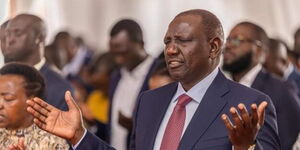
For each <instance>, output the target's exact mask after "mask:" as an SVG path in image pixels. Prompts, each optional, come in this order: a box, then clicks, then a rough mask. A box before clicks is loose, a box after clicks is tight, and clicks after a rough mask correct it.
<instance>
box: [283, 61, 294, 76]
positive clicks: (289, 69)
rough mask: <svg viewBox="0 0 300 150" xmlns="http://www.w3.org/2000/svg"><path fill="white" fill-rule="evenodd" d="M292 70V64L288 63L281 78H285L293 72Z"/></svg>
mask: <svg viewBox="0 0 300 150" xmlns="http://www.w3.org/2000/svg"><path fill="white" fill-rule="evenodd" d="M293 70H294V66H293V64H292V63H289V65H288V67H287V68H286V70H285V71H284V73H283V78H284V79H287V78H288V77H289V76H290V74H291V73H292V72H293Z"/></svg>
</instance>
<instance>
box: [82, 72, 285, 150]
mask: <svg viewBox="0 0 300 150" xmlns="http://www.w3.org/2000/svg"><path fill="white" fill-rule="evenodd" d="M177 85H178V83H171V84H169V85H166V86H164V87H161V88H158V89H155V90H153V91H147V92H143V93H142V94H141V95H140V98H139V101H138V105H137V110H136V113H135V118H134V129H133V134H132V139H131V144H130V150H152V149H153V146H154V142H155V139H156V134H157V132H158V129H159V127H160V124H161V122H162V120H163V118H164V115H165V113H166V110H167V108H168V106H169V103H170V102H171V99H172V97H173V95H174V93H175V92H176V90H177ZM264 100H265V101H267V102H268V104H269V105H268V107H267V109H266V116H265V124H264V126H263V127H262V128H261V130H260V131H259V133H258V135H257V139H256V150H261V149H265V150H277V149H279V147H280V144H279V138H278V134H277V124H276V114H275V109H274V106H273V104H272V102H271V100H270V98H269V97H268V96H266V95H265V94H263V93H261V92H258V91H256V90H254V89H250V88H247V87H245V86H243V85H240V84H238V83H235V82H232V81H230V80H228V79H226V78H225V77H224V75H223V74H222V73H221V72H219V73H218V75H217V76H216V78H215V79H214V81H213V82H212V84H211V85H210V87H209V88H208V90H207V92H206V93H205V95H204V97H203V99H202V101H201V103H200V104H199V106H198V108H197V110H196V112H195V114H194V116H193V118H192V120H191V122H190V123H189V125H188V127H187V129H186V131H185V133H184V135H183V137H182V139H181V142H180V144H179V148H178V149H179V150H231V149H232V145H231V143H230V142H229V139H228V133H227V130H226V127H225V125H224V123H223V121H222V120H221V115H222V114H223V113H226V114H228V113H229V109H230V107H231V106H237V105H238V104H239V103H244V104H246V106H250V104H252V103H256V104H260V103H261V102H262V101H264ZM248 109H249V107H248ZM90 149H93V150H109V149H112V148H111V147H109V146H107V145H105V144H103V142H102V141H101V140H99V139H96V137H95V136H94V135H92V134H90V133H88V134H87V135H86V136H85V137H84V139H83V141H82V142H81V143H80V144H79V146H78V147H77V150H90Z"/></svg>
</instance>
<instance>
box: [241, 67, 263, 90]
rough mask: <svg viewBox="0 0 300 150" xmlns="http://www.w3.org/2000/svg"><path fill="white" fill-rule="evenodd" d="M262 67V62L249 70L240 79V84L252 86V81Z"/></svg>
mask: <svg viewBox="0 0 300 150" xmlns="http://www.w3.org/2000/svg"><path fill="white" fill-rule="evenodd" d="M261 69H262V65H261V64H257V65H256V66H255V67H253V68H252V69H251V70H250V71H248V72H247V73H246V74H245V75H244V76H243V77H242V78H241V80H240V81H239V83H240V84H243V85H245V86H247V87H251V85H252V83H253V82H254V80H255V78H256V76H257V74H258V73H259V71H260V70H261Z"/></svg>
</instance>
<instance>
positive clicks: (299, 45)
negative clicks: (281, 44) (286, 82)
mask: <svg viewBox="0 0 300 150" xmlns="http://www.w3.org/2000/svg"><path fill="white" fill-rule="evenodd" d="M289 59H290V61H291V62H292V63H293V64H294V66H295V67H296V68H297V70H300V28H298V29H297V30H296V31H295V34H294V47H293V49H292V50H291V51H289Z"/></svg>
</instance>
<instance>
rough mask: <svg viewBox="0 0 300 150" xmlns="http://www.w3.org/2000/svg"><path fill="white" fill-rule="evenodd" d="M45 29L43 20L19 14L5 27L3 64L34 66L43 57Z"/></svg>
mask: <svg viewBox="0 0 300 150" xmlns="http://www.w3.org/2000/svg"><path fill="white" fill-rule="evenodd" d="M45 37H46V28H45V24H44V22H43V20H42V19H41V18H39V17H37V16H34V15H30V14H20V15H18V16H16V17H15V18H13V19H11V20H10V21H9V23H8V25H7V27H6V37H5V41H6V42H5V45H6V46H5V48H4V49H2V53H3V55H4V61H5V63H7V62H11V61H18V62H23V63H26V64H29V65H35V64H37V63H38V62H39V61H40V60H41V57H42V56H43V53H44V45H45Z"/></svg>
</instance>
